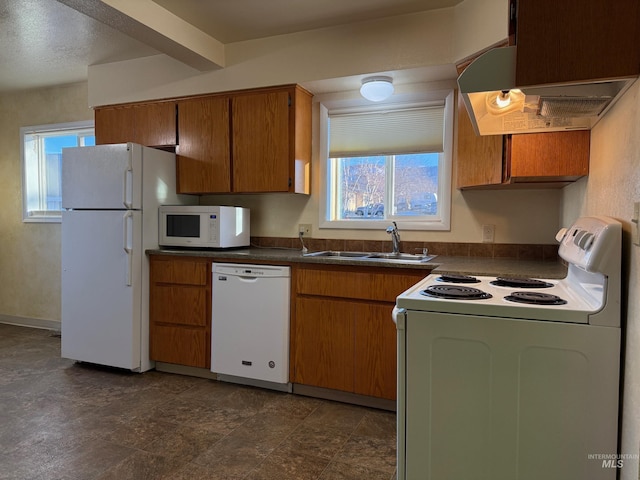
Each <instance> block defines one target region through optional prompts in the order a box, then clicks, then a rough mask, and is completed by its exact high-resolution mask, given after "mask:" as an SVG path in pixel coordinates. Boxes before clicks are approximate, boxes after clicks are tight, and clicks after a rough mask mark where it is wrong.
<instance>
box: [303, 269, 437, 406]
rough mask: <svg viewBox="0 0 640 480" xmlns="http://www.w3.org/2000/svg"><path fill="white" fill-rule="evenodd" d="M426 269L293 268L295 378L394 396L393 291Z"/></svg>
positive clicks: (405, 284) (318, 385)
mask: <svg viewBox="0 0 640 480" xmlns="http://www.w3.org/2000/svg"><path fill="white" fill-rule="evenodd" d="M428 273H429V272H428V271H427V270H410V269H407V270H404V269H390V268H386V269H385V268H378V269H376V268H370V267H360V268H356V267H340V266H328V265H319V266H316V265H314V266H301V267H300V268H298V269H297V272H296V293H297V296H296V299H295V323H294V332H292V335H293V342H292V348H293V349H294V351H293V360H292V362H293V365H292V380H293V382H294V383H298V384H303V385H310V386H315V387H323V388H329V389H334V390H341V391H344V392H350V393H355V394H359V395H366V396H371V397H377V398H383V399H389V400H395V398H396V365H397V359H396V328H395V325H394V323H393V321H392V320H391V312H392V310H393V306H394V304H395V298H396V296H397V295H398V294H399V293H401V292H403V291H404V290H406V289H407V288H409V287H410V286H412V285H413V284H415V283H416V282H418V281H419V280H421V279H422V278H424V277H425V276H426V275H428Z"/></svg>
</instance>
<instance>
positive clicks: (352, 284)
mask: <svg viewBox="0 0 640 480" xmlns="http://www.w3.org/2000/svg"><path fill="white" fill-rule="evenodd" d="M427 275H429V271H428V270H400V271H395V270H394V269H384V271H381V270H375V271H371V272H370V271H366V270H365V269H362V270H360V271H352V270H349V269H331V268H326V267H322V268H301V269H299V270H298V273H297V293H298V294H306V295H319V296H323V297H339V298H354V299H360V300H379V301H383V302H395V299H396V297H397V296H398V295H399V294H400V293H402V292H404V291H405V290H406V289H407V288H409V287H411V286H412V285H414V284H416V283H417V282H418V281H420V280H422V279H423V278H424V277H426V276H427Z"/></svg>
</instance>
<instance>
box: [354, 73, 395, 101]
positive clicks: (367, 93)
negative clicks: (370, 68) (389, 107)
mask: <svg viewBox="0 0 640 480" xmlns="http://www.w3.org/2000/svg"><path fill="white" fill-rule="evenodd" d="M392 94H393V79H392V78H391V77H367V78H365V79H364V80H362V86H361V87H360V95H362V96H363V97H364V98H366V99H367V100H370V101H372V102H381V101H383V100H386V99H387V98H389V97H390V96H391V95H392Z"/></svg>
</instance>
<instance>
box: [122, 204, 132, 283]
mask: <svg viewBox="0 0 640 480" xmlns="http://www.w3.org/2000/svg"><path fill="white" fill-rule="evenodd" d="M122 220H123V226H124V228H123V231H124V242H123V243H124V251H125V253H126V254H127V272H126V282H127V287H130V286H131V284H132V283H133V282H132V278H131V275H132V271H131V270H132V266H133V247H132V245H131V243H133V239H130V233H131V232H132V231H133V212H127V213H125V214H124V217H122Z"/></svg>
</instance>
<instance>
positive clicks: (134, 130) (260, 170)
mask: <svg viewBox="0 0 640 480" xmlns="http://www.w3.org/2000/svg"><path fill="white" fill-rule="evenodd" d="M311 101H312V95H311V94H310V93H309V92H308V91H306V90H304V89H303V88H301V87H300V86H298V85H283V86H277V87H266V88H257V89H250V90H238V91H233V92H224V93H216V94H211V95H202V96H194V97H183V98H179V99H175V100H161V101H157V102H148V103H144V104H142V103H141V104H126V105H112V106H106V107H97V108H96V109H95V122H96V123H95V131H96V143H97V144H99V145H100V144H107V143H124V142H135V143H140V144H142V145H146V146H150V147H163V146H174V145H175V146H176V172H177V190H178V193H191V194H210V193H232V192H233V193H267V192H288V193H304V194H309V193H310V191H311V188H310V182H311V179H310V175H311Z"/></svg>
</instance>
